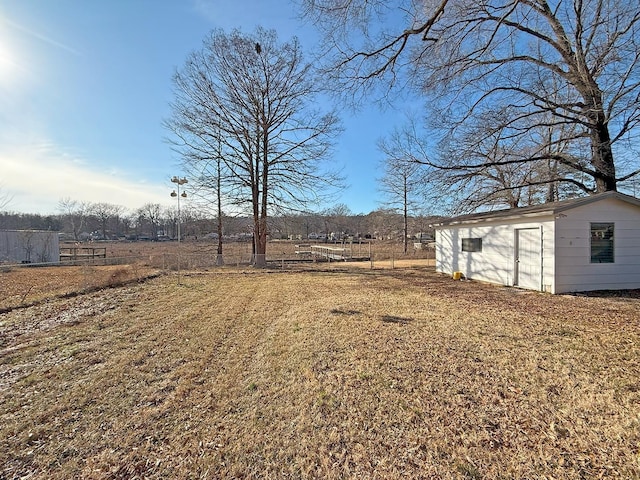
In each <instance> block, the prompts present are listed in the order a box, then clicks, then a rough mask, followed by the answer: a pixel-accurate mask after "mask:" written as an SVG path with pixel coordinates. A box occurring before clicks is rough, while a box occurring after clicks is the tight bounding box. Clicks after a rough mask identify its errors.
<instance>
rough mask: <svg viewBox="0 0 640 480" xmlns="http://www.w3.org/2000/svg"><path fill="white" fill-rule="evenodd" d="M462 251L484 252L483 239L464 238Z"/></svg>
mask: <svg viewBox="0 0 640 480" xmlns="http://www.w3.org/2000/svg"><path fill="white" fill-rule="evenodd" d="M461 251H463V252H466V253H474V252H482V237H467V238H463V239H462V244H461Z"/></svg>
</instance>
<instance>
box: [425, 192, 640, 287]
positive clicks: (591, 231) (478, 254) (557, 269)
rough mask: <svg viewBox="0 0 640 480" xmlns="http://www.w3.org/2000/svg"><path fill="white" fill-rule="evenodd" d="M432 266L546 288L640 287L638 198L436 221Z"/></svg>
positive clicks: (598, 198)
mask: <svg viewBox="0 0 640 480" xmlns="http://www.w3.org/2000/svg"><path fill="white" fill-rule="evenodd" d="M434 227H435V231H436V270H437V271H438V272H442V273H448V274H452V273H453V272H461V273H462V274H463V275H464V276H465V277H466V278H469V279H475V280H482V281H487V282H492V283H498V284H502V285H510V286H517V287H521V288H528V289H533V290H539V291H544V292H549V293H564V292H580V291H589V290H622V289H636V288H640V199H637V198H635V197H631V196H629V195H624V194H621V193H618V192H605V193H601V194H597V195H592V196H589V197H584V198H576V199H571V200H564V201H560V202H555V203H547V204H544V205H536V206H533V207H523V208H515V209H509V210H500V211H495V212H484V213H478V214H471V215H464V216H461V217H456V218H451V219H447V220H444V221H442V222H440V223H438V224H436V225H434Z"/></svg>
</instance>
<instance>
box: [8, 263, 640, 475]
mask: <svg viewBox="0 0 640 480" xmlns="http://www.w3.org/2000/svg"><path fill="white" fill-rule="evenodd" d="M21 477H26V478H42V479H44V478H47V479H49V478H53V479H68V478H82V479H116V478H152V479H160V478H296V479H297V478H323V479H343V478H370V479H376V478H379V479H400V478H402V479H407V478H443V479H446V478H473V479H480V478H484V479H494V478H532V479H533V478H536V479H537V478H548V479H550V478H556V479H560V478H576V479H577V478H625V479H628V478H640V299H638V298H629V297H595V296H589V297H585V296H550V295H546V294H539V293H533V292H524V291H520V290H517V289H512V288H503V287H497V286H491V285H484V284H480V283H476V282H454V281H452V280H451V279H449V278H448V277H445V276H441V275H437V274H435V273H433V271H432V270H425V269H409V270H366V269H360V270H346V269H344V270H340V269H338V270H334V271H329V270H325V271H308V272H300V271H298V272H258V271H252V270H248V271H246V272H238V271H225V270H220V271H216V272H213V273H202V274H192V275H183V276H182V278H181V282H180V283H178V282H177V281H176V277H175V276H165V277H160V278H156V279H153V280H150V281H148V282H146V283H144V284H134V285H126V286H123V287H119V288H113V289H108V290H104V291H98V292H92V293H88V294H86V295H80V296H77V297H72V298H65V299H56V300H51V301H49V302H46V303H41V304H38V305H34V306H31V307H29V308H19V309H15V310H13V311H11V312H8V313H5V314H3V315H0V479H4V478H6V479H11V478H21Z"/></svg>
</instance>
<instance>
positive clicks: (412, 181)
mask: <svg viewBox="0 0 640 480" xmlns="http://www.w3.org/2000/svg"><path fill="white" fill-rule="evenodd" d="M402 140H403V133H402V131H400V130H396V131H394V132H393V133H392V135H391V136H390V138H389V139H388V140H382V141H380V143H379V145H378V147H379V149H380V150H381V151H382V152H383V153H384V155H385V158H384V161H383V162H382V165H381V166H382V176H381V177H380V178H378V186H379V189H380V191H381V193H382V197H383V202H382V206H383V207H386V208H390V209H392V210H393V211H396V212H402V220H403V222H402V223H403V226H402V231H403V232H404V235H403V248H404V253H407V250H408V237H409V216H410V215H414V214H415V213H416V212H417V211H419V210H420V206H421V204H422V203H423V202H424V200H425V197H426V196H427V188H428V184H429V182H428V179H427V171H426V169H425V168H424V165H421V164H420V163H418V162H415V161H413V160H412V157H411V156H407V155H405V152H404V150H403V149H402Z"/></svg>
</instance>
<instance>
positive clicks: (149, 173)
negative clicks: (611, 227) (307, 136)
mask: <svg viewBox="0 0 640 480" xmlns="http://www.w3.org/2000/svg"><path fill="white" fill-rule="evenodd" d="M295 13H296V12H295V6H294V5H292V4H291V3H290V2H289V1H288V0H236V1H229V0H109V1H87V0H55V1H53V0H20V1H16V0H0V192H1V193H2V194H4V195H9V196H10V197H11V199H12V200H11V202H10V203H9V205H8V206H7V207H5V209H8V210H11V211H16V212H24V213H41V214H50V213H57V212H58V203H59V201H60V199H62V198H66V197H68V198H71V199H73V200H78V201H90V202H107V203H112V204H117V205H122V206H124V207H126V208H127V209H129V210H134V209H136V208H138V207H141V206H142V205H144V204H145V203H149V202H151V203H160V204H161V205H163V206H171V205H172V199H171V198H170V196H169V193H170V192H171V190H172V186H173V185H172V184H171V182H170V181H169V179H170V178H171V176H173V175H181V173H182V172H181V169H180V159H179V158H178V157H177V156H176V154H175V153H174V152H172V151H171V148H170V146H169V145H168V144H167V142H166V141H165V138H166V137H167V136H168V135H169V132H168V131H167V130H166V129H164V128H163V127H162V120H163V119H165V118H166V117H167V116H168V115H169V106H168V105H169V102H170V101H171V100H172V92H171V76H172V73H173V72H174V70H175V69H176V68H179V67H181V66H182V64H183V63H184V61H185V59H186V57H187V55H188V53H189V52H191V51H193V50H194V49H198V48H199V47H200V46H201V44H202V40H203V38H204V37H205V35H206V34H207V33H208V32H209V31H211V29H213V28H218V27H220V28H223V29H225V31H230V30H231V29H233V28H241V29H242V30H244V31H247V32H249V31H253V29H254V28H255V27H256V26H257V25H261V26H263V27H264V28H268V29H271V28H273V29H276V30H277V31H278V35H279V37H280V40H281V41H282V40H287V39H289V38H290V37H292V36H293V35H296V36H298V37H299V38H300V40H301V43H302V45H303V47H304V48H305V50H308V51H309V53H311V52H310V50H311V48H312V47H313V46H314V41H315V35H314V33H313V31H312V29H311V27H310V26H308V25H303V24H302V23H301V21H300V20H298V19H297V17H296V15H295ZM402 118H403V114H402V113H401V112H399V111H398V112H392V111H389V110H387V111H386V112H379V111H378V110H377V109H376V108H375V107H371V108H366V109H365V110H362V111H360V112H358V113H355V114H348V113H345V114H344V116H343V124H344V127H345V131H344V133H343V134H342V136H341V137H340V139H339V141H338V145H337V148H336V155H335V161H336V164H337V165H338V166H341V167H343V172H344V174H345V176H346V182H347V183H348V185H349V188H348V189H347V190H345V191H344V192H343V194H342V195H341V196H340V197H337V198H336V199H335V202H334V203H344V204H346V205H347V206H349V208H350V209H351V210H352V211H353V212H354V213H369V212H370V211H372V210H375V209H376V208H378V206H379V194H378V192H377V185H376V180H375V179H376V175H377V174H378V171H379V168H378V162H379V161H380V160H381V153H379V152H378V149H377V147H376V142H377V140H378V139H379V138H380V137H382V136H384V135H385V134H386V133H388V132H389V131H391V129H392V128H393V126H394V125H395V124H396V123H399V122H402ZM394 122H395V123H394ZM328 206H331V205H327V207H328Z"/></svg>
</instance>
